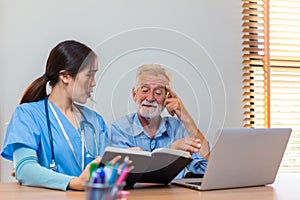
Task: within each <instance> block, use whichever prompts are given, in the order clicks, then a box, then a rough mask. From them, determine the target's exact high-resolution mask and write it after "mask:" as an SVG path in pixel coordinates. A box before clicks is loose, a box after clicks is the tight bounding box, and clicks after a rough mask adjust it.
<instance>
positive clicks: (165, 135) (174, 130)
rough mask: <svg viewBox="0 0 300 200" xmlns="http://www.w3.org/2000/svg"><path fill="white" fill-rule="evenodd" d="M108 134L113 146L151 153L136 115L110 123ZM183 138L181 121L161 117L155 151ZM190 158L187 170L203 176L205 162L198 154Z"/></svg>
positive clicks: (184, 131) (183, 128)
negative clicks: (138, 149)
mask: <svg viewBox="0 0 300 200" xmlns="http://www.w3.org/2000/svg"><path fill="white" fill-rule="evenodd" d="M109 132H110V133H109V134H110V138H111V143H112V145H113V146H116V147H123V148H129V147H137V146H138V147H141V148H142V149H143V150H145V151H151V137H150V136H149V135H148V134H147V132H146V131H145V130H144V128H143V127H142V125H141V123H140V121H139V119H138V115H137V113H134V114H130V115H126V116H123V117H121V118H120V119H118V120H117V121H115V122H114V123H112V125H111V128H110V131H109ZM184 137H189V134H188V132H187V130H186V129H185V127H184V126H183V124H182V122H181V121H179V120H178V119H177V118H175V117H163V118H162V119H161V122H160V125H159V128H158V131H157V132H156V134H155V142H156V146H155V149H156V148H170V147H171V144H172V143H173V142H174V141H176V140H178V139H181V138H184ZM152 145H153V141H152ZM152 147H153V146H152ZM152 150H153V149H152ZM192 158H193V161H192V162H191V163H190V164H189V165H188V166H187V169H188V170H189V171H191V172H193V173H195V174H204V172H205V168H206V165H207V160H205V159H204V158H203V157H202V156H200V155H199V154H198V153H193V154H192ZM183 174H184V173H183V172H181V173H180V174H179V175H178V176H177V177H176V178H181V177H183Z"/></svg>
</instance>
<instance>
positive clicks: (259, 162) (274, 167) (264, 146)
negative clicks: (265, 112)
mask: <svg viewBox="0 0 300 200" xmlns="http://www.w3.org/2000/svg"><path fill="white" fill-rule="evenodd" d="M291 131H292V130H291V129H290V128H261V129H247V128H234V129H223V130H222V131H221V133H220V136H219V138H218V140H217V142H216V144H215V145H214V147H213V148H212V150H211V154H210V159H209V161H208V165H207V167H206V171H205V174H204V177H203V178H183V179H174V180H173V181H172V184H176V185H181V186H185V187H189V188H192V189H196V190H214V189H225V188H237V187H249V186H260V185H267V184H271V183H273V182H274V180H275V178H276V174H277V171H278V168H279V166H280V163H281V159H282V157H283V154H284V151H285V149H286V145H287V143H288V140H289V137H290V134H291Z"/></svg>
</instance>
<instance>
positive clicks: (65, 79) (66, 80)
mask: <svg viewBox="0 0 300 200" xmlns="http://www.w3.org/2000/svg"><path fill="white" fill-rule="evenodd" d="M70 78H71V76H70V75H69V74H68V73H67V72H66V71H65V70H61V71H60V72H59V79H60V80H61V81H62V82H63V83H65V84H68V83H69V82H70Z"/></svg>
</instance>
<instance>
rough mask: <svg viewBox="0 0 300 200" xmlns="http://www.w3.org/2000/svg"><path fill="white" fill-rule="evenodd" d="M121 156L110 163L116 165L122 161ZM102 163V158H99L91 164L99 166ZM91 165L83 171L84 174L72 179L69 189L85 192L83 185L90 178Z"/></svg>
mask: <svg viewBox="0 0 300 200" xmlns="http://www.w3.org/2000/svg"><path fill="white" fill-rule="evenodd" d="M120 158H121V156H116V157H114V158H113V159H112V160H111V161H110V162H111V164H113V165H114V164H115V163H116V162H117V161H118V160H120ZM100 162H101V157H97V158H96V159H95V160H93V161H92V162H91V163H96V164H97V165H99V164H100ZM91 163H89V164H88V165H87V166H86V168H85V169H84V170H83V172H82V173H81V174H80V176H79V177H75V178H73V179H71V181H70V182H69V185H68V189H71V190H84V185H83V183H84V182H86V181H88V180H89V176H90V165H91Z"/></svg>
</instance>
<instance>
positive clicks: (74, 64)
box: [20, 40, 97, 104]
mask: <svg viewBox="0 0 300 200" xmlns="http://www.w3.org/2000/svg"><path fill="white" fill-rule="evenodd" d="M96 57H97V56H96V54H95V53H94V52H93V51H92V49H90V48H89V47H87V46H86V45H84V44H82V43H80V42H77V41H74V40H67V41H63V42H61V43H59V44H58V45H57V46H55V47H54V48H53V49H52V50H51V52H50V54H49V57H48V60H47V65H46V72H45V74H44V75H43V76H41V77H39V78H37V79H36V80H34V81H33V82H32V83H31V84H30V85H29V86H28V87H27V89H26V90H25V92H24V94H23V96H22V98H21V101H20V104H22V103H26V102H34V101H39V100H42V99H44V98H45V97H46V95H47V91H46V86H47V82H48V81H49V85H50V86H52V87H54V86H55V85H56V83H57V82H58V80H59V73H60V72H61V71H62V70H65V71H66V73H67V74H69V75H70V76H72V77H74V78H75V76H76V75H77V73H78V72H80V71H81V70H82V69H84V68H85V67H86V66H91V67H93V66H94V61H95V58H96Z"/></svg>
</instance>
